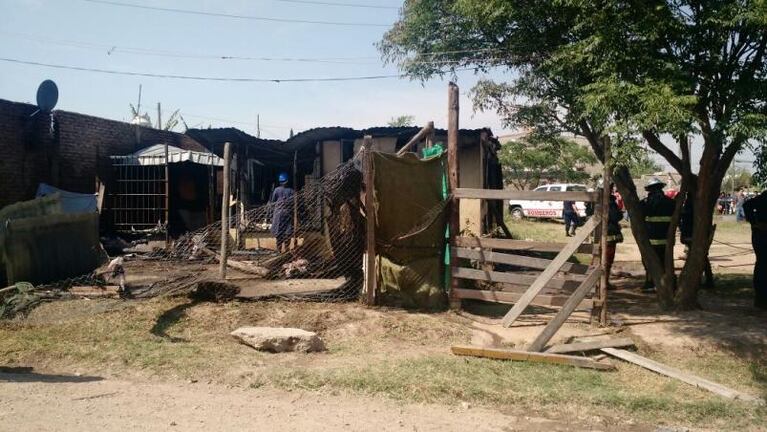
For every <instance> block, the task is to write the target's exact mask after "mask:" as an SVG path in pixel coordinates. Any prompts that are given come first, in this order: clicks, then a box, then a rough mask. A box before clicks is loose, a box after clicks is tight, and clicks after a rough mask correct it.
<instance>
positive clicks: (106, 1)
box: [83, 0, 391, 27]
mask: <svg viewBox="0 0 767 432" xmlns="http://www.w3.org/2000/svg"><path fill="white" fill-rule="evenodd" d="M83 1H86V2H89V3H98V4H103V5H110V6H119V7H125V8H134V9H144V10H153V11H161V12H173V13H181V14H187V15H203V16H212V17H218V18H233V19H243V20H254V21H269V22H282V23H299V24H319V25H335V26H350V27H390V26H391V25H390V24H377V23H364V22H342V21H315V20H302V19H292V18H273V17H262V16H253V15H236V14H228V13H221V12H206V11H200V10H192V9H177V8H167V7H159V6H147V5H138V4H133V3H122V2H116V1H110V0H83Z"/></svg>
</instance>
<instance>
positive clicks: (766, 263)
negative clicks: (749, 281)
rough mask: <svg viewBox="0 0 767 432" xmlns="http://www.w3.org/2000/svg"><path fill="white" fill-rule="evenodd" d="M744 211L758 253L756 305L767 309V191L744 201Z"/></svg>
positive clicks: (755, 269) (755, 272) (752, 242)
mask: <svg viewBox="0 0 767 432" xmlns="http://www.w3.org/2000/svg"><path fill="white" fill-rule="evenodd" d="M743 212H744V213H745V218H746V220H747V221H748V222H749V223H750V224H751V244H752V245H753V247H754V253H755V254H756V263H755V264H754V306H756V307H757V308H760V309H767V191H764V192H762V193H761V194H759V195H758V196H756V197H755V198H751V199H750V200H748V201H746V202H745V203H743Z"/></svg>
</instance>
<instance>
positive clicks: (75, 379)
mask: <svg viewBox="0 0 767 432" xmlns="http://www.w3.org/2000/svg"><path fill="white" fill-rule="evenodd" d="M103 379H104V378H102V377H98V376H86V375H82V376H77V375H55V374H43V373H36V372H34V368H32V367H6V366H0V381H5V382H16V383H33V382H42V383H85V382H93V381H101V380H103Z"/></svg>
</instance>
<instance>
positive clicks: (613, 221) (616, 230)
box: [607, 195, 623, 243]
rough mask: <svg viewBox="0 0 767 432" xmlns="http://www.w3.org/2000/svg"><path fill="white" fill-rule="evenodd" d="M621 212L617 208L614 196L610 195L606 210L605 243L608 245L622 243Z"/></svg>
mask: <svg viewBox="0 0 767 432" xmlns="http://www.w3.org/2000/svg"><path fill="white" fill-rule="evenodd" d="M622 219H623V212H622V211H621V210H620V209H619V208H618V203H617V201H616V199H615V195H610V204H609V207H608V209H607V241H608V242H610V243H622V242H623V233H622V232H621V224H620V222H621V220H622Z"/></svg>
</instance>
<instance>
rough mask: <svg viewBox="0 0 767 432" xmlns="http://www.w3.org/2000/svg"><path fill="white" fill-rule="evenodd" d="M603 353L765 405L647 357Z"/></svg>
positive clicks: (619, 351) (616, 351)
mask: <svg viewBox="0 0 767 432" xmlns="http://www.w3.org/2000/svg"><path fill="white" fill-rule="evenodd" d="M602 352H604V353H606V354H609V355H611V356H613V357H617V358H619V359H621V360H625V361H627V362H630V363H634V364H636V365H639V366H642V367H643V368H645V369H649V370H651V371H653V372H657V373H659V374H661V375H665V376H667V377H671V378H676V379H678V380H680V381H682V382H686V383H687V384H690V385H694V386H695V387H699V388H702V389H706V390H708V391H710V392H712V393H716V394H718V395H720V396H724V397H726V398H728V399H737V400H742V401H747V402H754V403H760V404H763V403H764V400H763V399H761V398H758V397H756V396H752V395H749V394H746V393H742V392H739V391H737V390H733V389H731V388H728V387H725V386H723V385H721V384H717V383H715V382H713V381H709V380H707V379H704V378H700V377H697V376H695V375H692V374H689V373H687V372H684V371H682V370H680V369H676V368H673V367H671V366H666V365H664V364H662V363H658V362H656V361H655V360H650V359H648V358H647V357H642V356H640V355H639V354H635V353H633V352H631V351H626V350H622V349H617V348H602Z"/></svg>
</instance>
